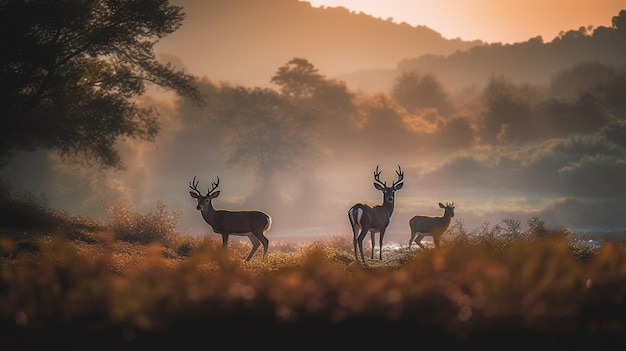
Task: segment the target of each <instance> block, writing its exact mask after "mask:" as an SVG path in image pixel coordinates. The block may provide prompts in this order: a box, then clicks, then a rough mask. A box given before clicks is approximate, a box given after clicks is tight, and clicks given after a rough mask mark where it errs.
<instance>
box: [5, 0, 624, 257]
mask: <svg viewBox="0 0 626 351" xmlns="http://www.w3.org/2000/svg"><path fill="white" fill-rule="evenodd" d="M274 1H276V0H274ZM283 1H288V0H283ZM293 1H295V0H293ZM173 3H184V2H181V1H174V2H173ZM219 4H222V3H219ZM193 15H194V13H193V12H192V13H191V14H190V17H191V16H193ZM613 15H614V16H615V15H617V13H614V14H613ZM196 20H197V18H196ZM223 20H224V21H227V20H228V19H223ZM194 23H195V24H194V25H199V24H198V23H197V22H194ZM193 28H194V27H193V26H192V28H191V29H193ZM191 29H187V30H188V31H187V32H182V33H189V31H190V30H191ZM196 29H197V28H196ZM277 31H278V32H280V31H279V30H278V29H277ZM246 33H249V32H247V31H246V30H243V29H242V31H241V33H234V32H229V33H227V34H228V35H229V36H232V37H235V38H236V37H237V35H241V36H246V35H247V34H246ZM175 35H180V33H175V34H173V37H174V36H175ZM216 35H222V33H218V34H216ZM224 35H226V34H224ZM177 38H178V39H177V40H181V39H180V36H178V37H177ZM191 39H194V40H197V39H198V38H196V37H191ZM191 39H187V40H190V41H191ZM194 43H195V41H194V42H193V43H192V42H190V43H187V44H186V45H187V46H186V47H188V49H191V48H193V47H194V45H195V46H197V44H194ZM170 44H171V42H170ZM230 44H232V46H233V47H236V45H234V44H233V42H231V43H230ZM172 47H173V46H171V45H170V46H168V48H169V49H171V48H172ZM228 48H231V46H226V48H225V49H224V48H221V47H220V48H211V49H213V50H222V49H223V51H227V50H226V49H228ZM237 49H240V48H237ZM223 51H220V53H222V54H223ZM374 51H375V49H374ZM227 52H228V51H227ZM159 53H160V54H165V53H164V52H159ZM266 53H267V56H268V58H271V60H272V61H268V62H274V61H276V62H278V63H277V64H276V65H275V67H274V68H273V71H272V72H276V71H277V70H278V68H279V67H280V66H282V65H284V64H286V63H287V62H288V61H289V60H290V59H292V58H294V57H300V56H290V57H284V58H282V57H281V58H276V57H271V56H272V53H273V51H272V48H271V47H270V48H267V52H266ZM167 54H170V55H174V54H175V55H179V56H170V58H172V59H174V61H173V63H175V64H176V65H177V66H178V67H181V68H185V67H190V65H189V64H188V62H192V61H193V62H194V65H199V64H201V61H202V58H198V57H193V54H191V53H189V52H186V51H180V52H173V51H167ZM321 54H322V53H320V55H321ZM323 54H327V57H326V60H328V61H332V58H333V56H332V53H326V52H325V53H323ZM233 55H235V52H234V51H233ZM237 55H241V57H238V58H237V59H245V58H246V57H245V55H244V53H243V52H237ZM224 57H226V58H227V57H228V55H225V56H224ZM304 58H305V59H308V60H310V62H311V63H312V64H313V65H315V66H316V67H317V68H318V69H319V74H320V75H322V76H323V77H324V78H325V79H328V81H329V82H332V83H333V84H334V83H337V84H339V85H341V82H336V81H334V80H333V77H334V73H330V72H328V71H326V70H324V69H323V68H322V66H321V65H318V63H317V62H316V60H314V59H312V58H311V57H306V56H304ZM248 59H249V60H250V61H252V63H254V62H256V61H255V60H256V59H257V58H254V57H252V58H250V57H249V58H248ZM373 68H375V67H373ZM236 69H237V67H233V70H236ZM562 69H563V72H565V74H564V77H565V78H567V77H571V76H576V74H578V75H583V73H584V72H582V71H576V70H573V69H572V67H562ZM600 69H603V70H605V72H609V76H611V74H612V75H613V76H620V75H622V74H624V73H623V67H613V66H608V65H607V67H601V68H600ZM612 70H613V71H612ZM191 71H192V72H193V70H191ZM611 72H612V73H611ZM618 72H619V74H618ZM233 74H234V73H233ZM419 74H420V75H421V77H424V75H425V74H424V73H423V72H420V73H419ZM567 74H570V75H569V76H568V75H567ZM227 75H228V72H226V73H224V76H227ZM595 77H600V76H599V75H597V74H596V75H595ZM197 78H198V81H199V82H200V84H201V86H202V88H203V89H204V91H208V92H210V93H211V94H214V95H212V96H213V97H214V98H215V99H216V100H214V101H210V102H211V103H210V104H209V105H208V106H207V107H204V108H197V107H194V106H192V104H190V103H189V102H187V101H185V100H184V99H179V98H176V97H174V96H172V95H171V94H167V93H162V92H161V90H160V89H152V90H151V91H150V94H148V95H146V96H144V97H143V98H142V99H141V103H142V104H145V105H146V106H147V105H150V106H154V107H155V108H156V109H157V111H158V112H159V114H160V122H161V124H162V130H161V133H160V134H159V135H158V136H157V138H156V141H155V142H154V143H150V142H137V141H132V140H120V141H119V142H118V148H119V150H120V152H121V154H122V159H123V161H124V164H125V165H126V170H123V171H101V170H99V169H97V168H90V167H81V166H80V165H74V164H72V163H71V162H66V160H64V159H62V158H61V157H59V156H58V155H56V154H54V153H47V152H45V151H35V152H22V153H19V154H18V155H17V156H16V157H14V158H13V159H11V160H10V162H8V163H7V164H6V165H5V166H4V168H2V169H0V177H1V178H2V179H3V180H5V181H7V182H8V183H9V184H10V185H11V188H12V189H14V190H15V191H16V192H23V191H27V192H30V193H31V194H33V195H34V196H36V197H38V198H41V199H43V200H45V201H47V202H48V203H49V205H50V207H51V208H54V209H60V210H64V211H67V212H68V213H70V214H76V215H89V216H94V217H99V218H105V211H104V205H106V204H116V203H123V204H126V205H128V206H130V207H131V208H133V209H134V210H135V211H137V212H139V213H148V212H152V211H154V210H155V209H156V206H157V203H159V202H161V203H163V204H164V205H165V209H166V210H167V211H169V212H173V213H175V214H176V215H177V216H178V217H179V230H180V231H182V232H183V233H188V234H190V235H205V234H209V235H214V234H212V230H211V228H210V227H209V226H208V224H206V223H205V222H204V221H203V219H202V218H201V216H200V213H199V212H198V211H197V210H196V209H195V208H196V201H195V200H194V199H192V198H191V197H190V196H189V188H188V185H189V182H190V181H191V180H192V178H193V177H194V176H196V177H197V179H198V180H199V182H200V184H199V188H200V189H204V190H205V191H206V188H207V187H208V186H209V185H210V184H211V182H212V181H214V180H215V179H216V177H218V176H219V178H220V191H221V194H220V196H219V197H218V198H217V199H215V200H214V205H215V207H216V208H218V209H222V208H224V209H244V210H247V209H258V210H263V211H266V212H267V213H268V214H270V215H271V216H272V217H273V227H272V230H271V231H270V232H269V234H268V237H269V239H270V241H272V240H306V241H308V240H311V239H312V238H316V237H323V236H329V235H342V236H344V235H349V236H351V235H352V234H351V229H350V225H349V222H348V217H347V210H348V208H349V207H350V206H351V205H352V204H354V203H356V202H366V203H369V204H372V205H376V204H380V203H381V200H382V198H381V197H382V195H381V193H380V192H379V191H377V190H376V189H375V188H374V186H373V185H372V183H373V172H374V170H375V168H376V166H377V165H378V166H379V167H380V170H381V171H382V173H381V179H382V180H383V181H386V182H387V183H391V182H392V181H393V180H394V178H395V170H396V169H397V167H398V165H400V166H401V167H402V170H403V171H404V173H405V179H404V184H405V185H404V187H403V188H402V189H401V190H399V191H398V192H397V193H396V205H395V210H394V213H393V216H392V219H391V225H390V227H389V229H388V233H387V235H386V239H385V242H386V243H391V242H395V243H400V244H408V239H409V229H408V220H409V218H410V217H412V216H414V215H417V214H423V215H430V216H441V215H442V214H443V210H442V209H440V208H439V206H438V203H439V202H443V203H446V202H454V203H455V205H456V211H455V214H456V216H455V217H454V218H453V220H452V224H453V225H454V224H455V223H457V222H458V223H462V224H463V225H464V227H466V228H467V229H469V230H472V229H476V228H479V227H481V226H483V225H489V226H493V225H497V224H500V222H501V221H502V220H504V219H513V220H518V221H520V222H521V223H522V227H523V228H527V225H526V223H527V221H528V220H529V219H531V218H532V217H537V218H539V219H541V220H544V221H545V222H546V224H547V225H548V226H550V227H556V228H568V229H570V230H572V231H574V232H576V233H579V234H584V233H586V232H623V231H624V230H626V222H625V221H624V220H623V214H624V211H625V210H626V200H625V195H626V185H625V184H623V181H622V178H623V174H624V173H623V172H624V171H626V141H625V140H623V138H622V137H621V135H626V134H620V133H624V131H625V130H626V123H624V118H625V117H626V116H622V115H620V114H618V112H615V111H614V110H611V108H610V106H608V105H607V106H604V105H602V106H600V105H601V104H602V103H603V102H602V101H600V100H598V99H595V100H594V97H595V96H599V95H601V94H603V93H605V92H606V90H602V91H600V89H601V87H598V86H596V85H594V84H599V83H603V82H604V81H602V80H598V81H593V82H588V81H584V82H583V83H585V84H587V85H584V86H583V85H582V84H583V83H581V88H583V87H584V88H586V89H589V91H590V93H591V95H592V96H591V97H588V96H584V95H583V96H582V97H581V96H579V95H576V94H577V92H572V91H570V90H568V89H566V88H570V89H572V90H573V88H571V85H570V86H567V84H566V87H565V88H564V87H562V86H561V87H559V86H558V85H557V84H556V83H555V84H553V86H550V82H551V79H552V78H554V77H546V84H545V85H537V86H534V85H529V84H527V83H525V82H517V81H511V80H507V79H506V77H504V78H503V79H502V81H497V80H496V83H498V84H500V85H501V86H500V87H499V88H498V84H496V86H495V88H492V90H493V91H489V89H488V87H487V86H484V85H475V86H470V87H467V89H463V90H456V89H451V88H449V87H448V86H446V85H442V86H441V88H442V90H443V92H442V95H445V97H446V99H448V100H449V101H447V102H450V103H451V104H452V105H454V109H452V108H451V111H450V112H443V111H444V109H443V107H441V106H440V107H439V108H440V109H439V110H437V108H436V107H433V106H427V107H426V108H419V109H415V110H411V109H410V108H409V107H407V106H403V105H402V104H401V103H399V102H398V101H395V100H394V99H393V98H392V97H391V93H392V92H387V93H375V94H371V93H367V92H362V91H357V90H355V89H352V88H350V87H349V86H347V87H346V90H347V93H349V94H351V95H353V96H354V105H355V106H356V108H355V111H352V112H345V113H344V111H340V110H331V109H330V107H329V106H330V105H332V104H335V103H337V102H336V101H335V100H333V97H336V96H337V95H333V94H329V95H328V96H325V97H324V98H320V100H319V101H317V103H316V105H315V107H316V109H317V110H322V111H325V112H326V110H324V109H328V113H320V114H319V115H315V117H316V118H317V119H313V120H307V119H306V118H302V119H301V120H295V119H294V120H291V119H290V118H292V117H294V116H291V115H286V116H279V117H277V118H276V119H275V120H274V119H272V120H271V121H270V122H271V123H274V124H269V125H270V126H271V127H267V129H261V133H258V134H262V135H264V136H265V137H266V139H265V140H264V141H263V142H259V144H258V145H261V146H262V147H265V148H268V149H269V148H276V151H275V152H274V154H272V153H270V152H265V153H264V154H263V156H267V157H268V158H269V159H270V160H269V161H267V164H265V165H260V166H259V165H256V164H255V162H259V163H262V162H261V161H258V159H255V158H254V156H252V157H251V158H252V161H250V160H247V159H245V157H243V156H242V157H240V158H239V159H238V157H239V156H238V155H239V154H238V152H240V151H241V150H238V149H237V148H238V147H239V148H240V147H242V146H241V141H242V140H243V141H254V140H253V139H254V138H255V137H256V136H257V134H255V132H258V130H255V128H257V127H259V125H260V124H259V125H257V124H256V123H257V120H255V119H252V118H251V119H249V120H246V119H243V120H242V121H240V122H239V123H240V124H238V125H236V128H234V127H233V126H227V125H221V124H220V123H216V121H217V122H220V120H219V118H222V120H225V119H228V118H230V117H231V114H232V115H235V113H239V112H240V110H238V108H242V105H245V102H244V103H240V101H239V100H235V103H233V106H227V107H228V108H229V109H226V107H224V106H221V104H222V103H223V104H224V105H227V104H226V103H225V102H223V101H224V99H225V97H228V96H229V95H227V93H228V92H227V91H226V92H219V93H217V92H215V91H216V90H218V89H217V88H216V87H220V86H230V87H239V88H241V90H245V89H249V91H253V90H254V89H257V88H258V89H261V87H259V86H256V85H251V84H250V83H249V82H242V81H240V80H239V78H237V77H233V78H232V80H226V81H223V80H222V79H221V78H216V77H212V76H207V75H202V74H199V75H198V76H197ZM270 78H271V74H270V75H269V76H268V77H267V79H266V81H267V82H269V80H270ZM435 78H436V77H435ZM496 78H497V77H496ZM598 79H600V78H598ZM485 80H488V77H486V78H485ZM607 80H608V78H607ZM581 81H582V79H581ZM552 82H554V81H552ZM566 82H568V81H566ZM331 86H332V85H331ZM332 87H335V86H332ZM557 88H558V89H561V90H558V89H557ZM266 89H269V90H276V89H272V88H266ZM498 89H501V91H498ZM551 89H552V90H551ZM602 89H609V88H606V87H603V88H602ZM611 91H612V90H609V92H611ZM499 92H503V96H501V97H502V100H497V101H494V100H495V98H494V99H492V100H489V99H490V97H491V98H492V97H494V96H500V95H498V93H499ZM265 93H267V94H269V93H268V92H267V91H265ZM250 94H251V93H250ZM489 94H491V95H489ZM555 94H561V96H560V97H559V98H558V99H557V98H555V96H557V95H555ZM594 94H596V95H594ZM251 95H252V94H251ZM243 101H247V100H243ZM499 101H504V103H503V105H504V107H502V108H503V110H502V111H500V112H501V114H500V115H498V114H496V113H491V111H490V110H489V107H494V106H495V107H498V106H499V105H498V102H499ZM255 103H256V102H255ZM489 103H491V104H492V105H489ZM246 106H247V105H246ZM249 106H254V107H256V105H253V104H252V103H250V105H249ZM442 106H443V105H442ZM244 107H245V106H244ZM422 107H423V106H422ZM224 109H226V112H224ZM317 110H316V111H317ZM577 111H583V112H584V113H588V114H587V115H584V116H582V117H580V121H578V120H576V121H577V122H576V123H574V122H569V120H568V119H567V118H568V117H571V116H578V115H580V113H575V112H577ZM244 112H245V111H244ZM219 113H222V114H221V115H219ZM584 113H583V114H584ZM241 114H242V115H244V117H246V118H249V116H248V115H246V114H245V113H243V112H241ZM216 115H217V116H219V118H218V117H215V116H216ZM303 115H305V114H304V113H303ZM511 116H512V117H511ZM236 117H237V116H236ZM272 117H273V116H272ZM281 117H284V118H282V119H281ZM305 117H306V116H305ZM234 118H235V117H233V119H234ZM242 118H243V117H242ZM542 118H543V119H542ZM577 118H578V117H577ZM572 119H573V117H572ZM546 121H548V122H546ZM564 121H565V122H564ZM268 123H269V122H268ZM542 123H543V124H542ZM261 127H262V125H261ZM259 128H260V127H259ZM263 133H265V134H267V135H269V136H266V135H265V134H263ZM489 138H491V139H489ZM273 141H279V142H276V143H272V142H273ZM250 144H254V143H252V142H251V143H250ZM292 146H293V148H294V151H293V153H290V152H285V150H286V149H289V148H291V147H292ZM246 147H249V148H251V149H253V151H254V147H256V148H259V147H258V146H254V145H253V146H249V145H246ZM300 147H301V148H302V149H299V148H300ZM289 151H291V149H289ZM247 152H251V151H250V150H247ZM274 155H279V156H280V157H278V156H276V157H275V156H274ZM244 156H245V155H244ZM248 156H249V155H248ZM249 157H250V156H249ZM259 158H260V157H259ZM259 170H262V171H263V172H260V171H259ZM261 173H262V174H261ZM367 240H369V239H367ZM270 250H271V244H270Z"/></svg>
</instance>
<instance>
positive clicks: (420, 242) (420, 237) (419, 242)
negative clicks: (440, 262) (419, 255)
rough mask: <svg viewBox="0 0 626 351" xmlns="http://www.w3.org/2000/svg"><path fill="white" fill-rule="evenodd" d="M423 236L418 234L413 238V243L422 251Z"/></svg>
mask: <svg viewBox="0 0 626 351" xmlns="http://www.w3.org/2000/svg"><path fill="white" fill-rule="evenodd" d="M424 236H425V235H424V234H422V233H419V234H418V235H417V238H415V243H416V244H417V245H419V247H421V248H422V250H423V249H425V247H424V245H422V239H424Z"/></svg>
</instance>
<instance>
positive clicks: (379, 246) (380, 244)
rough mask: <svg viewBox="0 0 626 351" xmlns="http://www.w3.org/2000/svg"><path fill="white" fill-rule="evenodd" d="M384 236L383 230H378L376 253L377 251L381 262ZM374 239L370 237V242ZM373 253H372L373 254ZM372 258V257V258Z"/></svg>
mask: <svg viewBox="0 0 626 351" xmlns="http://www.w3.org/2000/svg"><path fill="white" fill-rule="evenodd" d="M384 236H385V228H383V229H381V230H380V238H379V243H378V251H379V259H380V260H381V261H382V259H383V237H384ZM373 239H374V237H373V236H372V240H373ZM372 246H374V242H373V241H372ZM373 253H374V252H372V254H373ZM372 258H374V257H372Z"/></svg>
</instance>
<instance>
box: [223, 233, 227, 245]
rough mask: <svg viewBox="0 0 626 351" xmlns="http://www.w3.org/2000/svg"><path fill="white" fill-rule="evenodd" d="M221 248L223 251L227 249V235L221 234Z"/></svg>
mask: <svg viewBox="0 0 626 351" xmlns="http://www.w3.org/2000/svg"><path fill="white" fill-rule="evenodd" d="M222 247H223V248H224V249H226V248H228V233H227V234H222Z"/></svg>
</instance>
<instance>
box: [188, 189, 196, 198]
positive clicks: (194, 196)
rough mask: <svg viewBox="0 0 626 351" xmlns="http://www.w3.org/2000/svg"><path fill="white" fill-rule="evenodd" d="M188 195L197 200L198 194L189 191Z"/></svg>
mask: <svg viewBox="0 0 626 351" xmlns="http://www.w3.org/2000/svg"><path fill="white" fill-rule="evenodd" d="M189 195H191V197H193V198H194V199H197V198H198V194H196V193H194V192H193V191H190V192H189Z"/></svg>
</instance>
